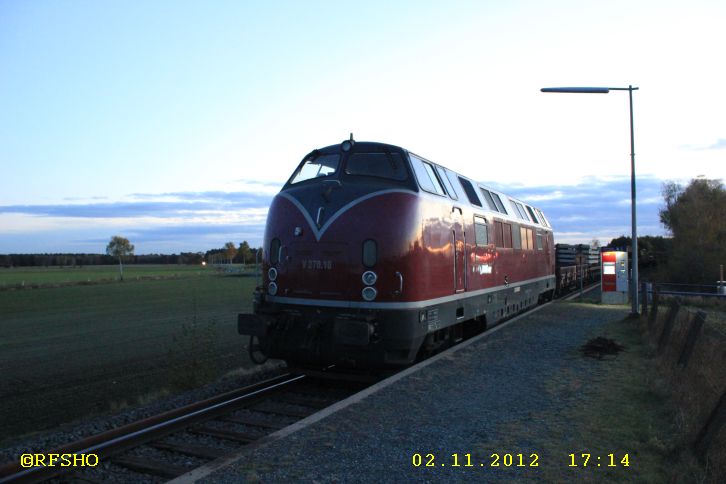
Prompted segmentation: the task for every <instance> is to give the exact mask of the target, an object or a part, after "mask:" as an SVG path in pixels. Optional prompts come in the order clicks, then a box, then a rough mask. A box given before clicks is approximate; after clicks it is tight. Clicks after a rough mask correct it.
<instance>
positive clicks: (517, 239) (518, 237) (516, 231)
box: [512, 224, 522, 249]
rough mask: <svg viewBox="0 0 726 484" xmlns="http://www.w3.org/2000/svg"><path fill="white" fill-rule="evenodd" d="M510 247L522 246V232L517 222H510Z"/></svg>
mask: <svg viewBox="0 0 726 484" xmlns="http://www.w3.org/2000/svg"><path fill="white" fill-rule="evenodd" d="M512 248H514V249H521V248H522V232H521V229H520V227H519V225H518V224H512Z"/></svg>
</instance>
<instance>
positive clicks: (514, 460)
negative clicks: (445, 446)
mask: <svg viewBox="0 0 726 484" xmlns="http://www.w3.org/2000/svg"><path fill="white" fill-rule="evenodd" d="M411 463H412V464H413V466H414V467H446V466H448V467H539V455H538V454H535V453H531V454H521V453H517V454H509V453H507V454H499V453H493V454H490V455H489V458H486V459H477V458H476V457H474V458H472V454H450V457H449V456H447V457H446V458H443V459H440V460H439V461H437V460H436V455H435V454H419V453H416V454H413V456H412V458H411Z"/></svg>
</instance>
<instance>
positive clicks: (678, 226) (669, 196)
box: [610, 178, 726, 284]
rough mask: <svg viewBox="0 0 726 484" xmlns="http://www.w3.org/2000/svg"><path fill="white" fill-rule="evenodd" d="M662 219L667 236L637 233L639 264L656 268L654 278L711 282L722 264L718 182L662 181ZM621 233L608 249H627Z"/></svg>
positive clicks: (724, 250)
mask: <svg viewBox="0 0 726 484" xmlns="http://www.w3.org/2000/svg"><path fill="white" fill-rule="evenodd" d="M662 194H663V200H664V201H665V206H664V207H663V208H661V209H660V211H659V215H660V221H661V224H662V225H663V227H665V229H666V230H667V231H668V233H669V235H670V236H669V237H638V258H639V259H638V262H639V263H638V267H639V268H640V267H644V268H648V267H651V266H656V265H657V266H658V270H657V271H654V272H653V273H652V276H653V277H652V279H654V280H655V281H656V282H674V283H686V284H715V282H716V281H717V280H719V278H720V266H721V265H724V266H726V188H725V187H724V185H723V182H721V180H710V179H707V178H695V179H693V180H691V181H690V183H689V184H688V185H687V186H682V185H680V184H678V183H675V182H666V183H664V184H663V190H662ZM630 240H631V239H630V237H626V236H621V237H618V238H616V239H613V240H612V241H611V242H610V247H623V248H625V247H627V250H629V249H630Z"/></svg>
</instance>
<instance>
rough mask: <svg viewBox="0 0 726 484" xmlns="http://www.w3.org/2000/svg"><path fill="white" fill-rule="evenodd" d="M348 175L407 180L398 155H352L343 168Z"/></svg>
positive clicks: (404, 168)
mask: <svg viewBox="0 0 726 484" xmlns="http://www.w3.org/2000/svg"><path fill="white" fill-rule="evenodd" d="M345 172H346V173H347V174H348V175H365V176H375V177H379V178H388V179H391V180H398V181H403V180H405V179H406V178H408V174H407V173H406V167H405V166H404V164H403V159H401V155H400V154H398V153H353V154H352V155H350V158H348V164H347V165H346V167H345Z"/></svg>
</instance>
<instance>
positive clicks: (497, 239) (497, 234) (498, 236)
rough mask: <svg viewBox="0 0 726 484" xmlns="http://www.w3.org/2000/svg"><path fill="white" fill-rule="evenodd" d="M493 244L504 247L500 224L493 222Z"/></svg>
mask: <svg viewBox="0 0 726 484" xmlns="http://www.w3.org/2000/svg"><path fill="white" fill-rule="evenodd" d="M494 244H495V245H496V246H497V247H504V229H503V228H502V222H500V221H498V220H495V221H494Z"/></svg>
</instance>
